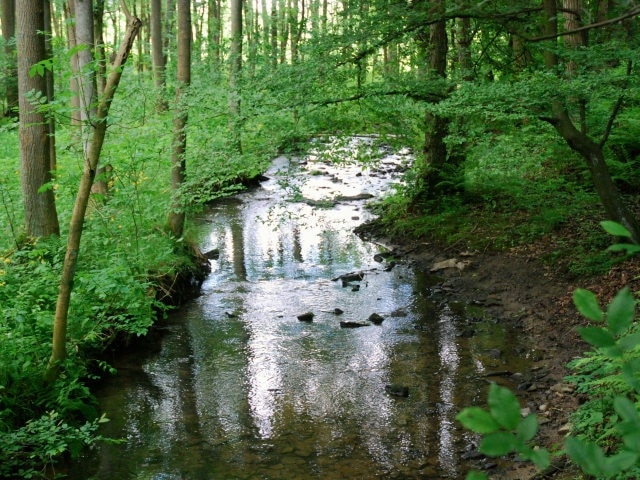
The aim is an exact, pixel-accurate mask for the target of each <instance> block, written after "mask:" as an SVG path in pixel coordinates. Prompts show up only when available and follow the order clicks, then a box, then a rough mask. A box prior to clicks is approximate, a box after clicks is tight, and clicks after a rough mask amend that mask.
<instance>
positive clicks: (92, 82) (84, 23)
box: [74, 0, 96, 156]
mask: <svg viewBox="0 0 640 480" xmlns="http://www.w3.org/2000/svg"><path fill="white" fill-rule="evenodd" d="M75 14H76V15H75V29H76V46H77V47H80V48H78V53H77V56H78V65H77V67H78V69H77V70H76V71H75V72H74V75H75V78H76V89H77V90H76V91H77V92H78V96H79V101H80V122H81V124H82V127H81V137H82V147H83V151H84V154H85V156H87V155H88V153H89V145H90V143H91V137H92V136H93V118H94V117H95V114H96V77H95V70H94V69H93V53H92V52H93V47H94V39H93V2H92V0H75Z"/></svg>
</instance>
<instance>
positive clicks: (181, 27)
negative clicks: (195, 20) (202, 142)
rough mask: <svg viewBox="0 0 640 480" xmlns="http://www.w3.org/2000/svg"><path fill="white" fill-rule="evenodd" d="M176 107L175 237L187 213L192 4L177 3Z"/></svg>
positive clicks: (172, 218)
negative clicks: (182, 196) (183, 197)
mask: <svg viewBox="0 0 640 480" xmlns="http://www.w3.org/2000/svg"><path fill="white" fill-rule="evenodd" d="M176 80H177V84H178V85H177V87H176V105H175V113H174V117H173V149H172V153H171V187H172V189H173V192H174V202H173V205H172V206H171V210H170V211H169V217H168V219H167V225H168V228H169V231H170V232H171V233H172V234H173V235H174V236H175V237H176V238H180V237H181V236H182V231H183V230H184V221H185V213H184V208H183V207H182V206H181V205H180V203H179V201H178V199H179V195H178V191H179V189H180V186H181V185H182V184H183V182H184V179H185V172H186V168H185V153H186V150H187V132H186V127H187V118H188V114H189V110H188V106H187V102H186V98H185V97H186V93H187V89H188V87H189V84H190V83H191V7H190V0H178V72H177V78H176Z"/></svg>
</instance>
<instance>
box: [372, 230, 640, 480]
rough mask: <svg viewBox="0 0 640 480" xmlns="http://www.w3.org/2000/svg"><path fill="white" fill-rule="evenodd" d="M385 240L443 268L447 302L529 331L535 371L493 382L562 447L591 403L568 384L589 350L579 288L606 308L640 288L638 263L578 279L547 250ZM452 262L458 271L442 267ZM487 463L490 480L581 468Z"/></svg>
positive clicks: (546, 442)
mask: <svg viewBox="0 0 640 480" xmlns="http://www.w3.org/2000/svg"><path fill="white" fill-rule="evenodd" d="M365 230H366V228H365ZM360 234H361V235H363V236H365V237H369V238H370V239H371V236H372V233H371V232H370V231H369V232H365V233H363V232H360ZM373 236H375V234H374V235H373ZM380 243H383V244H385V245H387V246H389V247H390V248H392V250H393V251H394V253H395V255H396V256H397V257H398V258H399V259H401V261H403V262H406V263H408V264H411V265H412V266H413V267H414V268H415V269H416V270H419V271H423V272H429V271H433V270H434V269H437V275H438V277H440V283H439V285H437V286H436V287H435V288H436V290H437V291H438V294H440V295H442V296H443V299H444V300H446V301H447V302H449V303H455V302H461V303H466V304H473V305H478V306H481V307H482V309H483V310H484V311H485V312H487V313H488V314H490V315H491V316H492V317H493V318H494V319H495V321H497V322H509V323H511V324H513V325H516V327H517V328H521V329H522V334H523V335H526V336H527V337H528V338H529V339H530V341H531V342H532V346H533V347H534V348H535V350H536V352H537V354H536V357H535V359H534V362H533V363H532V367H531V371H529V372H524V374H523V375H522V378H521V379H518V378H514V377H511V375H510V372H502V373H503V374H502V375H501V376H498V377H494V378H488V379H487V381H497V382H499V383H503V384H505V385H507V386H509V387H511V388H513V389H514V390H515V392H516V395H517V396H518V398H519V399H520V403H521V405H522V406H523V407H524V408H528V409H530V411H531V412H535V413H537V414H538V417H539V419H540V423H541V427H540V432H539V434H538V436H537V437H536V443H537V444H538V445H540V446H542V447H545V448H548V449H550V450H552V451H554V450H557V449H558V446H560V445H562V442H563V439H564V437H565V435H566V434H567V432H568V427H569V424H568V422H569V415H570V414H571V412H573V411H574V410H575V409H576V408H577V406H578V405H579V404H580V403H581V402H583V401H584V400H585V398H584V397H582V396H581V395H579V394H577V393H575V392H574V391H573V387H572V386H571V385H569V384H567V383H565V381H564V378H565V376H566V375H568V374H569V373H570V371H569V369H568V367H567V363H568V362H569V361H570V360H572V359H573V358H576V357H579V356H581V355H582V354H583V353H584V352H585V351H587V350H588V349H589V347H588V345H587V344H586V343H584V342H583V341H582V340H581V338H580V336H579V334H578V332H577V330H576V327H578V326H582V325H585V322H586V321H585V320H584V319H583V318H582V317H581V316H580V314H579V313H578V312H577V311H576V309H575V307H574V305H573V302H572V294H573V291H574V290H575V289H576V288H578V287H581V288H588V289H590V290H591V291H593V292H595V293H596V294H597V295H598V296H599V298H600V299H601V304H603V305H604V304H606V303H607V302H608V301H610V299H611V298H612V297H613V296H614V295H615V293H616V292H617V291H618V290H619V289H621V288H623V287H624V286H625V285H629V286H630V287H631V288H632V289H633V290H635V291H637V290H638V289H639V288H640V282H639V281H638V280H637V277H638V275H637V272H638V270H639V268H638V262H637V261H628V262H626V263H625V264H621V265H618V266H616V267H614V268H613V269H611V271H610V272H609V273H608V274H606V275H602V276H599V277H593V278H571V277H570V276H568V275H567V274H565V273H562V272H561V271H560V269H559V268H558V267H557V266H551V265H546V264H544V263H543V262H542V261H541V260H540V259H539V258H538V256H537V252H539V246H530V247H524V248H519V249H515V250H514V251H511V252H495V253H493V252H468V251H463V250H459V249H455V248H449V249H448V248H442V247H438V246H435V245H433V244H430V243H426V242H425V243H421V242H415V241H407V240H402V239H401V240H398V239H385V240H384V241H382V240H381V241H380ZM447 262H448V264H449V265H451V266H450V267H448V268H446V267H445V268H442V267H443V266H445V265H447ZM471 334H473V333H471ZM510 377H511V378H510ZM485 465H487V466H488V468H487V473H488V475H489V476H490V478H492V479H496V480H497V479H501V480H502V479H505V480H506V479H534V478H535V479H540V478H556V479H561V478H576V477H575V476H574V475H575V473H576V472H575V470H574V467H572V466H571V465H570V464H568V463H567V462H566V461H565V460H564V459H563V458H557V459H555V460H554V465H553V468H550V469H549V470H548V471H545V472H537V471H536V470H535V468H534V467H533V466H531V465H529V464H528V463H525V462H518V461H507V462H502V461H498V462H491V461H486V462H485Z"/></svg>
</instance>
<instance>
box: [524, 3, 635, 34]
mask: <svg viewBox="0 0 640 480" xmlns="http://www.w3.org/2000/svg"><path fill="white" fill-rule="evenodd" d="M637 15H640V6H639V7H633V8H632V9H631V10H629V11H628V12H627V13H625V14H624V15H620V16H619V17H616V18H611V19H609V20H603V21H602V22H596V23H591V24H589V25H585V26H583V27H580V28H575V29H573V30H567V31H564V32H558V33H555V34H553V35H543V36H541V37H534V38H527V37H524V36H522V35H520V36H521V37H522V38H523V39H524V40H526V41H527V42H541V41H543V40H551V39H554V38H558V37H563V36H566V35H573V34H575V33H580V32H584V31H586V30H591V29H593V28H600V27H605V26H607V25H611V24H612V23H618V22H621V21H622V20H626V19H627V18H631V17H635V16H637Z"/></svg>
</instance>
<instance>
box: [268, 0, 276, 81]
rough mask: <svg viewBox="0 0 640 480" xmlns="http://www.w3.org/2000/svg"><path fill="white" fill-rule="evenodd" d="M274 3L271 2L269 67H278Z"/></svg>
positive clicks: (273, 0)
mask: <svg viewBox="0 0 640 480" xmlns="http://www.w3.org/2000/svg"><path fill="white" fill-rule="evenodd" d="M276 5H277V4H276V1H275V0H272V2H271V35H270V36H271V67H272V68H273V69H275V68H276V67H277V66H278V8H277V6H276Z"/></svg>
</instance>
